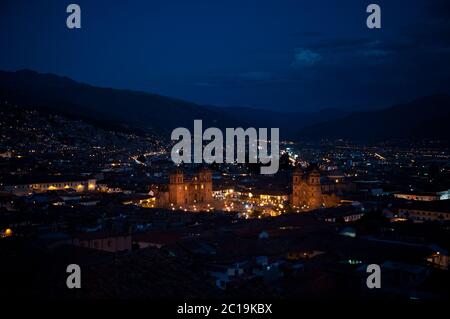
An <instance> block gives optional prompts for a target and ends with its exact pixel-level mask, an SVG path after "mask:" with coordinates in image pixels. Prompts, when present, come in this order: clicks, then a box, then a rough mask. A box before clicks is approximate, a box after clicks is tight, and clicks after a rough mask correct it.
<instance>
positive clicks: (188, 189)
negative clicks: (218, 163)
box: [157, 168, 213, 208]
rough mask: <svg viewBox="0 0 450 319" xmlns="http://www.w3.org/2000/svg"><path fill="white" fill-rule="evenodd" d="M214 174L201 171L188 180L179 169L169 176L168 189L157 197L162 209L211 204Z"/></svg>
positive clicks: (207, 170) (203, 169)
mask: <svg viewBox="0 0 450 319" xmlns="http://www.w3.org/2000/svg"><path fill="white" fill-rule="evenodd" d="M212 200H213V196H212V172H211V170H209V169H207V168H202V169H200V170H199V171H198V172H197V173H196V174H195V175H194V176H193V177H192V178H189V179H187V178H186V177H185V174H184V173H183V171H182V170H180V169H177V170H176V171H174V172H173V173H171V174H170V175H169V183H168V185H167V187H166V188H165V189H163V190H161V191H160V192H159V193H158V195H157V205H158V206H160V207H176V208H180V207H182V208H189V207H190V206H193V205H195V206H199V207H200V208H201V207H202V206H205V205H208V204H211V203H212Z"/></svg>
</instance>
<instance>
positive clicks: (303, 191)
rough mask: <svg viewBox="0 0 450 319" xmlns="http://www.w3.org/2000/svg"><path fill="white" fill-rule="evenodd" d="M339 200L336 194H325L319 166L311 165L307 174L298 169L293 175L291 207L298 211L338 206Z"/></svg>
mask: <svg viewBox="0 0 450 319" xmlns="http://www.w3.org/2000/svg"><path fill="white" fill-rule="evenodd" d="M338 203H339V198H338V197H337V196H336V195H335V194H324V193H323V191H322V185H321V183H320V171H319V168H318V167H317V165H310V167H308V169H307V170H306V172H303V171H302V170H301V169H299V168H298V167H297V168H295V170H294V173H293V174H292V195H291V205H292V206H293V208H296V209H298V210H314V209H318V208H322V207H332V206H337V205H338Z"/></svg>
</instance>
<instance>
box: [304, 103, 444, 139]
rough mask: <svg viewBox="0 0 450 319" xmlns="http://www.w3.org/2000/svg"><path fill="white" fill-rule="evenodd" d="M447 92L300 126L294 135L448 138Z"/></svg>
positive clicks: (318, 136) (313, 137)
mask: <svg viewBox="0 0 450 319" xmlns="http://www.w3.org/2000/svg"><path fill="white" fill-rule="evenodd" d="M449 123H450V95H448V94H436V95H432V96H427V97H422V98H419V99H416V100H414V101H412V102H410V103H406V104H400V105H395V106H392V107H389V108H386V109H381V110H378V111H371V112H359V113H353V114H350V115H348V116H346V117H343V118H340V119H335V120H330V121H326V122H323V123H318V124H315V125H312V126H309V127H306V128H303V129H302V130H301V131H300V134H299V135H298V138H300V139H305V138H308V139H310V138H312V139H319V138H330V139H336V138H344V139H351V140H359V141H365V142H379V141H383V140H391V139H421V138H433V139H441V140H447V141H448V140H449V136H450V134H449V133H450V125H449Z"/></svg>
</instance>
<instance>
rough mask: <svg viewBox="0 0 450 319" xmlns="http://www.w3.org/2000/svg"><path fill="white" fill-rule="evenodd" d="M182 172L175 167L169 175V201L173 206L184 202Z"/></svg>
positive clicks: (184, 193) (181, 204)
mask: <svg viewBox="0 0 450 319" xmlns="http://www.w3.org/2000/svg"><path fill="white" fill-rule="evenodd" d="M184 188H185V185H184V176H183V172H182V171H181V170H180V169H177V170H176V171H175V172H173V173H171V174H170V175H169V202H170V204H173V205H175V206H177V207H178V206H183V205H184V204H185V203H186V192H185V189H184Z"/></svg>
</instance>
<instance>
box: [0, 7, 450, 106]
mask: <svg viewBox="0 0 450 319" xmlns="http://www.w3.org/2000/svg"><path fill="white" fill-rule="evenodd" d="M70 3H77V4H79V5H80V6H81V10H82V29H80V30H69V29H67V28H66V25H65V21H66V17H67V13H66V12H65V9H66V6H67V5H68V4H70ZM369 3H378V4H379V5H380V6H381V9H382V29H381V30H370V29H368V28H367V27H366V23H365V21H366V17H367V14H366V12H365V9H366V6H367V5H368V4H369ZM23 68H27V69H33V70H36V71H40V72H50V73H56V74H59V75H65V76H68V77H71V78H73V79H75V80H77V81H82V82H87V83H90V84H93V85H99V86H107V87H114V88H128V89H135V90H144V91H147V92H154V93H159V94H163V95H167V96H171V97H177V98H183V99H187V100H190V101H194V102H198V103H202V104H214V105H220V106H222V105H224V106H225V105H233V106H253V107H261V108H269V109H280V110H281V109H283V110H299V111H305V110H316V109H321V108H327V107H338V108H343V109H352V110H356V109H367V108H373V107H380V106H387V105H390V104H393V103H397V102H403V101H408V100H410V99H413V98H415V97H418V96H421V95H427V94H432V93H437V92H450V1H447V0H430V1H419V0H404V1H394V0H389V1H375V0H374V1H358V0H339V1H337V0H336V1H326V0H316V1H299V0H297V1H294V0H292V1H286V0H278V1H274V0H272V1H264V0H256V1H246V0H240V1H234V0H227V1H222V0H214V1H213V0H205V1H196V0H178V1H171V0H161V1H154V0H149V1H110V0H104V1H101V0H95V1H92V0H87V1H81V0H71V1H61V0H53V1H45V0H44V1H25V0H11V1H8V0H2V1H1V2H0V69H4V70H17V69H23Z"/></svg>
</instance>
